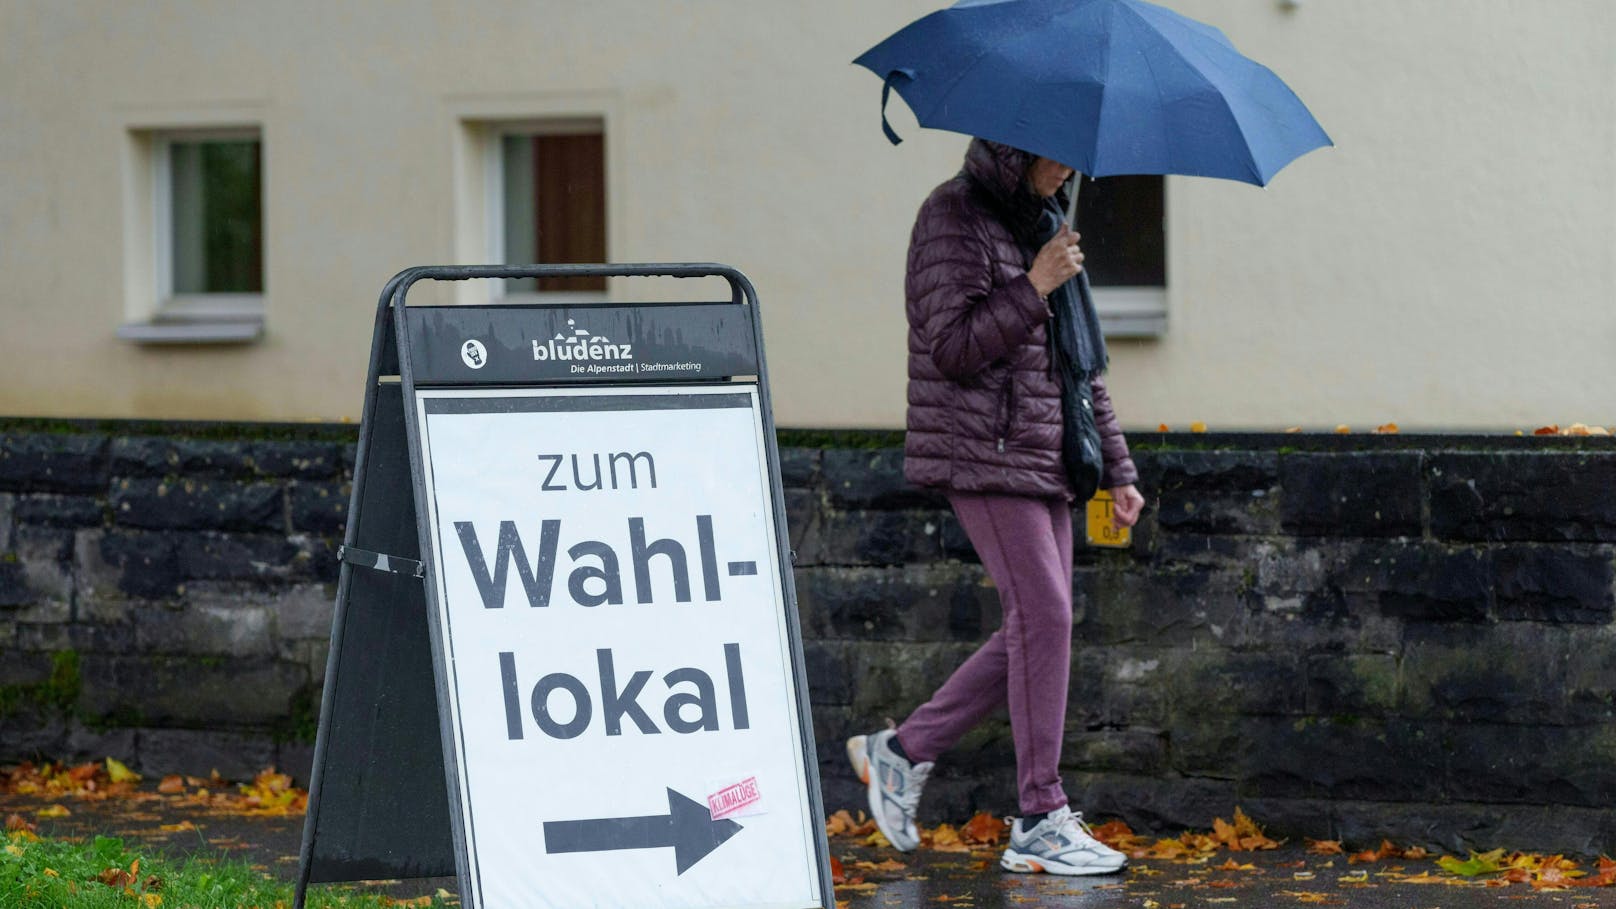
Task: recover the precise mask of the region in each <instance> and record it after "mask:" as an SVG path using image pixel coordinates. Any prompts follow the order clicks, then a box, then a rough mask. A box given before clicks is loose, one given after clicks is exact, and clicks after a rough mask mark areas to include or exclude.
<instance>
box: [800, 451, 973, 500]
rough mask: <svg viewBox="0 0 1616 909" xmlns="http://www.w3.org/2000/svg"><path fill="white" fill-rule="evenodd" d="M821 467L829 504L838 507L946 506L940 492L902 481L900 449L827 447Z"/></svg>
mask: <svg viewBox="0 0 1616 909" xmlns="http://www.w3.org/2000/svg"><path fill="white" fill-rule="evenodd" d="M821 470H822V471H823V473H824V478H823V483H824V487H825V491H826V493H827V494H828V495H829V496H830V501H831V504H833V505H836V506H838V507H841V508H870V509H895V508H946V507H948V500H947V499H945V498H944V497H943V495H942V494H941V493H939V492H937V491H936V490H933V489H921V488H918V487H915V486H911V485H909V484H908V482H907V481H905V480H904V478H903V449H901V448H888V449H882V450H879V451H869V450H857V449H831V450H828V451H826V452H825V454H824V460H823V462H822V463H821Z"/></svg>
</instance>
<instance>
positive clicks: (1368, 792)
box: [1174, 717, 1446, 801]
mask: <svg viewBox="0 0 1616 909" xmlns="http://www.w3.org/2000/svg"><path fill="white" fill-rule="evenodd" d="M1174 744H1175V747H1176V745H1177V741H1176V733H1175V742H1174ZM1229 747H1230V750H1229V751H1228V752H1226V755H1225V759H1226V760H1227V761H1228V762H1229V763H1231V764H1233V765H1234V766H1235V767H1236V768H1237V772H1238V775H1239V779H1240V791H1241V795H1246V794H1248V793H1249V794H1252V795H1259V796H1265V797H1279V798H1332V799H1374V800H1378V801H1417V800H1433V799H1437V798H1440V797H1441V796H1442V794H1443V788H1442V786H1443V769H1444V766H1445V764H1446V755H1445V752H1444V742H1443V738H1442V734H1441V731H1440V728H1439V727H1437V726H1435V725H1430V726H1427V725H1423V724H1419V723H1411V722H1407V721H1403V720H1377V719H1356V718H1351V717H1347V718H1342V719H1320V718H1315V717H1305V718H1300V719H1293V720H1287V719H1278V718H1266V717H1263V718H1252V719H1249V720H1244V721H1242V722H1241V724H1240V733H1239V735H1238V736H1236V737H1234V738H1233V739H1232V740H1231V742H1230V746H1229Z"/></svg>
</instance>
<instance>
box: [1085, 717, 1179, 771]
mask: <svg viewBox="0 0 1616 909" xmlns="http://www.w3.org/2000/svg"><path fill="white" fill-rule="evenodd" d="M1061 766H1062V767H1065V768H1069V769H1071V770H1076V771H1079V772H1083V773H1107V772H1110V773H1127V774H1133V775H1136V776H1161V775H1162V774H1163V773H1165V772H1166V770H1167V735H1166V734H1165V733H1163V732H1162V731H1160V730H1157V729H1102V730H1096V731H1092V732H1091V731H1087V730H1071V729H1068V730H1067V731H1066V738H1065V741H1064V743H1063V745H1062V747H1061Z"/></svg>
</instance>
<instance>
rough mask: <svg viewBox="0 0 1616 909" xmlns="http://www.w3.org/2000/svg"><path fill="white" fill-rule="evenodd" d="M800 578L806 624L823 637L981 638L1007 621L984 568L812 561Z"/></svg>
mask: <svg viewBox="0 0 1616 909" xmlns="http://www.w3.org/2000/svg"><path fill="white" fill-rule="evenodd" d="M797 578H798V586H797V596H798V605H799V608H800V609H801V612H802V622H803V627H804V628H805V629H807V630H808V632H809V633H810V634H813V635H816V636H821V637H829V638H844V639H861V640H903V641H939V640H956V641H975V640H979V639H980V638H982V637H984V630H987V631H991V630H992V629H994V628H997V627H998V625H999V621H1000V612H999V601H998V594H997V592H996V591H995V590H994V589H993V588H992V587H991V586H988V585H987V584H986V583H985V580H984V575H983V574H982V571H981V569H979V568H973V567H968V566H962V565H951V564H942V565H932V566H915V567H908V568H809V569H803V570H802V571H800V572H798V575H797Z"/></svg>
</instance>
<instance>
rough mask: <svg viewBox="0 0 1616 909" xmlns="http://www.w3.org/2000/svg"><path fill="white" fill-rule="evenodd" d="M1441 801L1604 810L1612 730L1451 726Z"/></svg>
mask: <svg viewBox="0 0 1616 909" xmlns="http://www.w3.org/2000/svg"><path fill="white" fill-rule="evenodd" d="M1447 735H1448V738H1449V740H1450V741H1451V743H1452V744H1451V747H1452V755H1451V757H1450V758H1449V762H1448V783H1447V789H1448V791H1447V795H1448V797H1449V798H1451V799H1454V800H1456V801H1476V802H1482V801H1485V802H1520V803H1522V804H1528V805H1581V806H1586V807H1590V808H1608V806H1609V805H1610V803H1611V801H1612V800H1613V799H1616V761H1612V760H1611V755H1612V754H1616V726H1611V725H1609V724H1605V725H1599V726H1484V725H1480V724H1474V723H1471V724H1464V725H1456V726H1453V727H1451V728H1450V729H1449V730H1448V733H1447Z"/></svg>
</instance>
